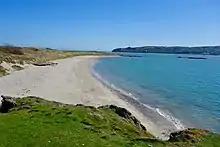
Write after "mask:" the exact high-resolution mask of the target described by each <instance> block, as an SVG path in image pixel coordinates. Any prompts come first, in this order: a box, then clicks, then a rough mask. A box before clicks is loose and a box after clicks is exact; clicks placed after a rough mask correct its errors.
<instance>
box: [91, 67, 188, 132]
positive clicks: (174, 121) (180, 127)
mask: <svg viewBox="0 0 220 147" xmlns="http://www.w3.org/2000/svg"><path fill="white" fill-rule="evenodd" d="M92 74H93V75H94V76H95V78H97V79H98V80H100V81H101V82H102V83H103V84H105V85H106V86H107V87H109V88H112V89H114V90H117V91H118V92H120V93H121V94H123V95H126V96H128V97H131V98H133V99H134V100H136V101H137V102H139V99H138V98H136V97H135V96H134V95H133V94H132V93H131V92H126V91H124V90H122V89H120V88H118V87H117V86H115V85H114V84H112V83H110V82H108V81H107V80H105V79H104V78H103V77H102V76H101V75H100V74H98V73H97V72H96V71H95V70H94V69H93V70H92ZM139 103H141V102H139ZM141 104H142V105H143V106H144V107H146V108H148V109H150V110H152V111H154V112H156V113H158V114H159V115H160V116H162V117H164V118H165V119H166V120H168V121H169V122H171V123H172V124H173V125H174V126H175V127H176V128H177V129H178V130H183V129H185V127H184V126H183V125H182V124H181V122H180V120H178V119H177V118H175V117H173V116H170V115H168V114H166V113H165V112H163V111H162V110H160V109H159V108H153V107H151V106H149V105H147V104H144V103H141Z"/></svg>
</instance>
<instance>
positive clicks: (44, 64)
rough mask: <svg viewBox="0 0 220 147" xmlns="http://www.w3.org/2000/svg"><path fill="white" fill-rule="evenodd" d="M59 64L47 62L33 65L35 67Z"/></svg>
mask: <svg viewBox="0 0 220 147" xmlns="http://www.w3.org/2000/svg"><path fill="white" fill-rule="evenodd" d="M57 64H58V63H54V62H47V63H33V65H35V66H55V65H57Z"/></svg>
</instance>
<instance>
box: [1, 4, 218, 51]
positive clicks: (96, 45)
mask: <svg viewBox="0 0 220 147" xmlns="http://www.w3.org/2000/svg"><path fill="white" fill-rule="evenodd" d="M5 43H8V44H14V45H22V46H39V47H52V48H64V49H85V50H94V49H100V50H111V49H113V48H116V47H126V46H144V45H185V46H196V45H220V0H0V44H5Z"/></svg>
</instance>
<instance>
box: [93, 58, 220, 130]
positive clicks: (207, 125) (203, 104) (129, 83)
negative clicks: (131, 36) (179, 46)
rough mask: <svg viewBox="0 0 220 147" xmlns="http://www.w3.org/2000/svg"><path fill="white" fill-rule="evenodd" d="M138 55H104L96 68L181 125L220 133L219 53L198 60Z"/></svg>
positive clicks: (168, 118)
mask: <svg viewBox="0 0 220 147" xmlns="http://www.w3.org/2000/svg"><path fill="white" fill-rule="evenodd" d="M135 55H136V54H135ZM138 55H140V56H141V57H111V58H101V59H100V60H99V62H98V63H97V64H96V65H95V66H94V71H95V72H96V73H97V74H98V75H100V76H101V77H102V78H103V79H104V80H106V81H108V82H109V83H111V84H112V85H114V86H115V87H117V88H119V89H122V90H123V91H126V92H127V93H128V95H130V96H132V97H133V98H135V99H136V100H137V101H139V102H140V103H142V104H143V105H144V106H146V108H148V109H152V110H154V111H155V112H157V113H158V114H159V115H160V116H161V117H164V118H166V120H167V121H169V122H170V123H173V124H174V126H176V128H177V129H183V128H187V127H199V128H204V129H208V130H211V131H214V132H218V133H220V57H219V56H205V57H206V58H207V59H206V60H198V59H187V58H177V57H178V56H179V55H167V54H138ZM183 56H184V55H183ZM203 57H204V56H203Z"/></svg>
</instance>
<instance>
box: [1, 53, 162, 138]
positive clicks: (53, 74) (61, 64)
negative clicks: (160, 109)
mask: <svg viewBox="0 0 220 147" xmlns="http://www.w3.org/2000/svg"><path fill="white" fill-rule="evenodd" d="M98 58H100V57H98V56H78V57H73V58H68V59H62V60H56V61H55V62H57V63H58V65H56V66H45V67H29V68H27V69H24V70H21V71H17V72H14V73H12V74H10V75H8V76H4V77H1V78H0V94H1V95H8V96H14V97H25V96H38V97H42V98H45V99H47V100H51V101H58V102H62V103H67V104H84V105H92V106H96V107H98V106H101V105H107V104H114V105H117V106H121V107H124V108H126V109H128V110H129V111H130V112H132V114H133V115H134V116H135V117H137V118H138V119H139V120H140V121H141V122H142V124H143V125H144V126H145V127H146V128H147V130H148V131H149V132H151V133H152V134H153V135H155V136H157V137H159V138H163V139H164V138H166V135H164V127H158V126H157V125H155V123H153V122H151V121H150V120H149V119H148V118H147V117H146V116H145V115H144V114H143V113H141V112H140V109H137V107H135V106H134V105H133V104H132V103H131V102H129V101H126V99H125V98H122V97H123V96H122V95H120V94H118V93H117V92H116V91H115V90H113V89H110V88H108V87H107V86H105V85H104V84H103V83H102V82H100V81H99V80H97V79H96V78H95V77H94V76H93V75H92V74H91V69H92V66H93V65H94V64H95V63H96V62H97V59H98Z"/></svg>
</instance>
